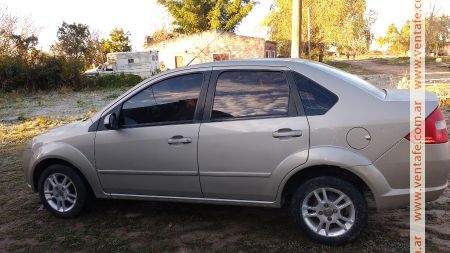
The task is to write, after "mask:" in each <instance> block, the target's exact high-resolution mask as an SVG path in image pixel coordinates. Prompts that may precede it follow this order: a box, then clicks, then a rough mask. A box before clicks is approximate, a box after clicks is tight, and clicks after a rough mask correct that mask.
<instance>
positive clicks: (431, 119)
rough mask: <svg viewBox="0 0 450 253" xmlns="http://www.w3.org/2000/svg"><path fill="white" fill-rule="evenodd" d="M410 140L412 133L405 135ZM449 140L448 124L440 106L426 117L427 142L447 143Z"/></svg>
mask: <svg viewBox="0 0 450 253" xmlns="http://www.w3.org/2000/svg"><path fill="white" fill-rule="evenodd" d="M405 138H406V139H407V140H408V141H409V140H410V138H411V137H410V134H408V135H407V136H405ZM447 141H448V133H447V124H446V123H445V117H444V114H443V113H442V111H441V109H440V108H439V106H438V107H437V108H436V109H435V110H434V111H433V112H432V113H431V114H430V115H429V116H428V117H427V118H426V119H425V144H437V143H445V142H447Z"/></svg>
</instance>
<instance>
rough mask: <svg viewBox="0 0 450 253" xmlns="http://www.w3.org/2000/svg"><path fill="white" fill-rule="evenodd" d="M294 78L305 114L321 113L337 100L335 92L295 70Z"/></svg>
mask: <svg viewBox="0 0 450 253" xmlns="http://www.w3.org/2000/svg"><path fill="white" fill-rule="evenodd" d="M294 79H295V85H296V86H297V89H298V92H299V94H300V98H301V100H302V103H303V108H304V109H305V114H306V115H307V116H314V115H323V114H325V113H326V112H327V111H328V110H330V109H331V107H333V106H334V105H335V104H336V102H337V101H338V97H337V96H336V94H334V93H332V92H331V91H329V90H327V89H325V88H324V87H322V86H321V85H319V84H318V83H316V82H314V81H313V80H311V79H309V78H307V77H305V76H303V75H301V74H299V73H297V72H294Z"/></svg>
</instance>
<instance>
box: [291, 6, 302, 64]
mask: <svg viewBox="0 0 450 253" xmlns="http://www.w3.org/2000/svg"><path fill="white" fill-rule="evenodd" d="M291 36H292V39H291V58H300V55H301V48H302V0H292V35H291Z"/></svg>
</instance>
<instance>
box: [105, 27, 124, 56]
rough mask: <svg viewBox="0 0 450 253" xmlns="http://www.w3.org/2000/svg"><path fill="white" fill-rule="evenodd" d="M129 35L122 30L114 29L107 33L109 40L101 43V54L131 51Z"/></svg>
mask: <svg viewBox="0 0 450 253" xmlns="http://www.w3.org/2000/svg"><path fill="white" fill-rule="evenodd" d="M129 36H130V33H129V32H124V31H123V29H122V28H120V29H119V28H115V29H113V30H112V31H111V32H110V33H109V39H107V40H105V41H103V46H102V52H103V54H105V55H106V54H107V53H114V52H129V51H131V45H130V37H129Z"/></svg>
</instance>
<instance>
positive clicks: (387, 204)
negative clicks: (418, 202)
mask: <svg viewBox="0 0 450 253" xmlns="http://www.w3.org/2000/svg"><path fill="white" fill-rule="evenodd" d="M447 187H448V183H446V184H444V185H441V186H437V187H430V188H425V201H426V202H430V201H434V200H436V199H438V198H439V197H440V196H441V195H442V193H443V192H444V190H445V189H447ZM409 197H410V189H409V188H408V189H393V190H391V191H389V192H388V193H386V194H383V195H380V196H378V197H376V204H377V208H378V209H379V210H386V209H394V208H399V207H406V206H409V199H410V198H409Z"/></svg>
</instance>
